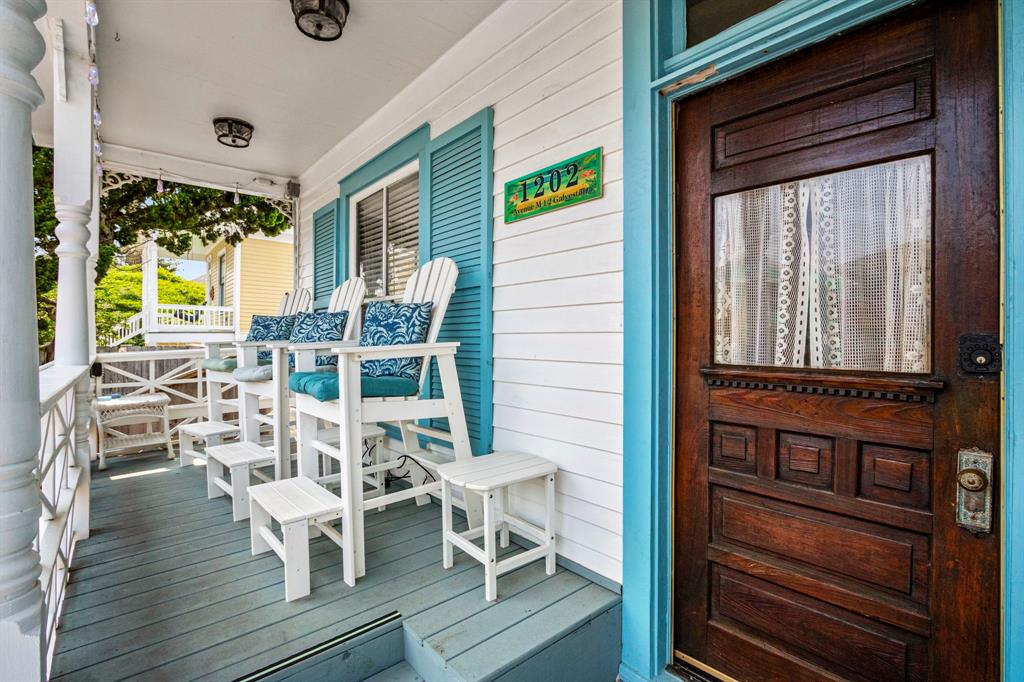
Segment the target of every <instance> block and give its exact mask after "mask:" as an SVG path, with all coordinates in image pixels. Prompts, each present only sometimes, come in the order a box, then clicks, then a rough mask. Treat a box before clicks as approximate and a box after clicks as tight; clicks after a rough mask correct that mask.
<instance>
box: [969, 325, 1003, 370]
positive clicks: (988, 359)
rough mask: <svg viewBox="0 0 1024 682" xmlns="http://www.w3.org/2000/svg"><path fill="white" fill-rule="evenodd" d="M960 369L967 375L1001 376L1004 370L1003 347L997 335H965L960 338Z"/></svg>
mask: <svg viewBox="0 0 1024 682" xmlns="http://www.w3.org/2000/svg"><path fill="white" fill-rule="evenodd" d="M960 369H961V371H963V372H964V373H965V374H999V372H1001V371H1002V370H1003V346H1002V344H1000V343H999V336H998V335H996V334H963V335H962V336H961V337H960Z"/></svg>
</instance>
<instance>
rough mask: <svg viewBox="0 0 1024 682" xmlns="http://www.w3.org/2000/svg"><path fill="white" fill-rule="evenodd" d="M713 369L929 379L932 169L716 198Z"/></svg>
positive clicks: (898, 169)
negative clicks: (751, 368)
mask: <svg viewBox="0 0 1024 682" xmlns="http://www.w3.org/2000/svg"><path fill="white" fill-rule="evenodd" d="M714 227H715V361H716V362H718V363H722V364H733V365H762V366H764V365H769V366H779V367H814V368H819V369H846V370H875V371H885V372H928V371H929V370H930V358H931V352H930V338H929V336H930V326H931V320H930V310H931V305H930V301H929V287H930V283H931V160H930V157H917V158H913V159H905V160H901V161H896V162H892V163H885V164H879V165H875V166H869V167H866V168H858V169H855V170H850V171H843V172H840V173H833V174H830V175H824V176H820V177H816V178H809V179H806V180H801V181H798V182H791V183H786V184H781V185H774V186H771V187H764V188H759V189H754V190H748V191H745V192H738V193H736V194H730V195H727V196H723V197H719V198H717V199H716V200H715V224H714Z"/></svg>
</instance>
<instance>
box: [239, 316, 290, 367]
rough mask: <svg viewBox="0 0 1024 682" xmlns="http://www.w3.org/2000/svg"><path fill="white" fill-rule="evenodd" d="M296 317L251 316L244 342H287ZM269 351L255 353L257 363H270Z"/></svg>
mask: <svg viewBox="0 0 1024 682" xmlns="http://www.w3.org/2000/svg"><path fill="white" fill-rule="evenodd" d="M296 317H298V315H253V316H252V324H251V325H250V326H249V333H248V334H246V335H245V340H246V341H287V340H288V339H289V337H291V335H292V327H294V326H295V318H296ZM270 356H271V353H270V351H269V350H260V351H256V360H257V361H258V362H270Z"/></svg>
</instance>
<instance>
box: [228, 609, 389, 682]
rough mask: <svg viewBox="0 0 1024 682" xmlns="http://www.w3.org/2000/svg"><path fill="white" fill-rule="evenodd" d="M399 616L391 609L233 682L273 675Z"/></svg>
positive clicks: (248, 681)
mask: <svg viewBox="0 0 1024 682" xmlns="http://www.w3.org/2000/svg"><path fill="white" fill-rule="evenodd" d="M401 618H402V614H400V613H399V612H398V611H392V612H391V613H389V614H387V615H384V616H381V617H380V618H378V619H377V620H374V621H371V622H369V623H366V624H365V625H360V626H359V627H357V628H353V629H352V630H349V631H348V632H345V633H342V634H340V635H338V636H337V637H332V638H331V639H329V640H327V641H326V642H321V643H320V644H317V645H315V646H312V647H310V648H308V649H306V650H305V651H300V652H299V653H297V654H295V655H294V656H289V657H288V658H285V659H282V660H280V661H278V662H277V663H271V664H270V665H268V666H267V667H265V668H260V669H259V670H257V671H256V672H254V673H250V674H248V675H245V676H243V677H238V678H236V679H235V682H255V681H256V680H262V679H266V678H267V677H269V676H270V675H273V674H274V673H276V672H280V671H282V670H285V669H287V668H290V667H291V666H293V665H296V664H298V663H302V662H303V661H305V660H307V659H310V658H312V657H313V656H316V655H317V654H321V653H323V652H325V651H327V650H329V649H332V648H334V647H336V646H338V645H340V644H344V643H345V642H349V641H352V640H353V639H356V638H357V637H361V636H362V635H365V634H367V633H368V632H371V631H373V630H375V629H377V628H379V627H382V626H384V625H387V624H388V623H393V622H394V621H396V620H400V619H401Z"/></svg>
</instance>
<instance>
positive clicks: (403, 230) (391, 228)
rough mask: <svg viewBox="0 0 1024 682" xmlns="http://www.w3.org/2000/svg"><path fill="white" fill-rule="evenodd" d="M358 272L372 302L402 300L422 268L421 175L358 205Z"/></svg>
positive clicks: (356, 215) (382, 190) (407, 177)
mask: <svg viewBox="0 0 1024 682" xmlns="http://www.w3.org/2000/svg"><path fill="white" fill-rule="evenodd" d="M355 218H356V235H355V237H356V239H355V241H356V268H357V270H358V272H359V275H360V276H361V277H362V278H363V279H364V280H365V281H366V292H367V294H368V296H370V297H371V298H381V297H386V296H401V295H402V292H403V291H404V289H405V283H406V280H408V279H409V276H410V275H412V273H413V271H415V270H416V268H417V266H418V265H419V232H420V221H419V173H413V174H411V175H408V176H406V177H404V178H402V179H401V180H398V181H396V182H393V183H391V184H389V185H386V186H385V187H382V188H381V189H379V190H377V191H376V192H374V193H373V194H370V195H369V196H367V197H365V198H363V199H361V200H359V201H358V202H357V203H356V210H355Z"/></svg>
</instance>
